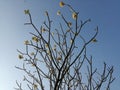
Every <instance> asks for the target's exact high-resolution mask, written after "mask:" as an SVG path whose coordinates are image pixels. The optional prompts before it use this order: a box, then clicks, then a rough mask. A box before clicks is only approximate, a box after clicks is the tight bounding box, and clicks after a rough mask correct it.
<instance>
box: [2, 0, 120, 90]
mask: <svg viewBox="0 0 120 90" xmlns="http://www.w3.org/2000/svg"><path fill="white" fill-rule="evenodd" d="M63 1H64V2H65V3H69V4H71V5H72V6H73V7H74V8H75V9H76V10H77V11H79V15H80V16H79V17H80V18H81V19H82V20H86V19H88V18H91V19H92V22H91V23H90V24H89V25H88V26H86V27H87V28H86V29H88V30H89V29H90V30H92V28H93V29H94V28H95V27H96V26H98V27H99V34H98V36H97V39H98V42H97V43H96V44H94V45H91V46H90V47H89V53H90V55H93V57H94V61H95V65H96V66H98V67H99V66H102V64H103V61H105V62H106V63H107V64H108V65H114V68H115V70H114V75H115V77H116V80H115V81H114V83H113V84H112V89H111V90H115V89H116V90H118V89H119V88H120V86H119V83H120V60H119V59H120V55H119V53H120V47H119V46H120V39H119V38H120V25H119V24H120V12H119V9H120V5H119V3H120V1H119V0H91V1H90V0H63ZM59 2H60V0H0V42H1V43H0V81H1V84H0V89H1V90H13V88H14V87H15V86H16V84H15V80H19V79H21V78H22V72H19V71H18V70H16V69H15V67H14V66H15V65H18V66H19V65H21V64H20V63H21V61H20V60H19V59H18V58H17V54H18V53H17V49H21V50H24V48H25V47H24V45H23V42H24V40H26V39H28V38H30V37H29V32H30V31H32V29H31V27H29V26H25V25H24V23H25V22H26V21H28V18H27V16H26V15H24V10H25V9H30V12H31V13H32V15H33V18H34V22H35V23H36V25H37V26H38V25H40V24H41V23H42V22H43V21H44V19H45V16H44V12H45V11H46V10H47V11H48V12H49V13H50V16H51V18H53V19H54V20H57V16H56V12H57V10H61V11H62V12H64V10H63V9H61V8H60V7H59ZM65 9H66V8H65ZM65 12H66V11H65ZM58 20H59V19H58Z"/></svg>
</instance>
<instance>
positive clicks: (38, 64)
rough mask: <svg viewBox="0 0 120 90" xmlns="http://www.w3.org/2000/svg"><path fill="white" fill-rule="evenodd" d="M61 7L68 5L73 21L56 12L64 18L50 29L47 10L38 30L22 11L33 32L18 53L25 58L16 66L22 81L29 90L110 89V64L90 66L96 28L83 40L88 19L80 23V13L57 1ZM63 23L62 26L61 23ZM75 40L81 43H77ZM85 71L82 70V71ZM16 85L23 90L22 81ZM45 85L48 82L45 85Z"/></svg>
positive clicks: (29, 15)
mask: <svg viewBox="0 0 120 90" xmlns="http://www.w3.org/2000/svg"><path fill="white" fill-rule="evenodd" d="M59 5H60V7H65V6H66V7H68V8H69V9H70V11H71V13H70V14H72V18H73V23H74V25H73V23H72V22H69V21H68V20H67V19H66V18H65V16H64V15H63V14H62V13H61V12H60V11H58V12H57V15H59V16H60V18H61V19H62V20H63V22H62V23H60V24H59V27H60V28H57V29H53V28H52V20H51V18H50V16H49V13H48V12H47V11H46V12H45V15H46V17H47V21H44V24H43V25H41V28H40V30H39V29H38V28H37V27H36V26H35V24H34V23H33V20H32V17H31V13H30V11H29V10H25V14H26V15H28V17H29V22H28V23H25V25H31V26H32V27H33V29H34V31H35V33H32V32H31V33H30V34H31V35H32V38H31V40H26V41H25V42H24V43H25V46H26V50H25V52H24V53H23V52H21V51H20V50H18V52H19V59H24V60H23V61H24V63H23V67H17V66H16V68H17V69H19V70H22V71H24V72H25V76H24V81H25V82H26V85H27V88H28V89H29V90H46V87H47V89H48V90H101V89H103V88H104V87H105V88H104V90H110V85H111V83H112V82H113V81H114V79H115V78H114V77H113V71H114V69H113V66H111V67H107V65H106V63H104V65H103V71H101V72H100V71H99V70H98V69H97V68H93V62H92V61H93V60H92V56H90V57H88V55H87V46H88V45H90V44H91V43H96V42H97V40H96V36H97V34H98V27H96V28H95V34H94V35H93V36H92V37H91V38H89V40H86V39H85V37H83V36H82V34H81V31H82V29H83V27H84V26H85V25H86V24H87V23H89V22H90V21H91V20H90V19H88V20H86V21H81V22H80V23H79V12H77V11H76V10H74V9H73V7H72V6H71V5H69V4H66V3H64V2H60V3H59ZM63 24H64V25H63ZM78 40H79V42H81V43H82V44H81V46H79V45H78ZM83 70H84V71H83ZM16 84H17V86H18V88H15V89H16V90H24V89H23V87H22V85H21V83H18V81H16ZM46 84H47V85H46Z"/></svg>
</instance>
